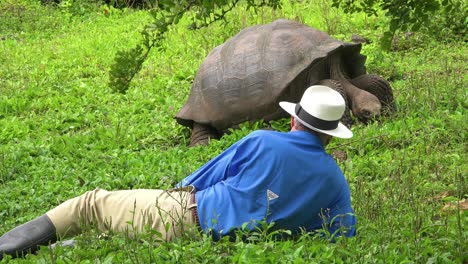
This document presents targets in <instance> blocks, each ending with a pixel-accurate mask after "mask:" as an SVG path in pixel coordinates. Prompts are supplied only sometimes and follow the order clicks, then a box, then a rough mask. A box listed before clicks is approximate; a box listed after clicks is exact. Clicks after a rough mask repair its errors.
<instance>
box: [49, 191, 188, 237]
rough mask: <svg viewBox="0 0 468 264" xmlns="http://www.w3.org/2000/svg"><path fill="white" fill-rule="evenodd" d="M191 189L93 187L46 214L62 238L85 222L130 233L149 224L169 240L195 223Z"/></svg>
mask: <svg viewBox="0 0 468 264" xmlns="http://www.w3.org/2000/svg"><path fill="white" fill-rule="evenodd" d="M192 191H193V187H192V186H189V187H185V188H181V189H173V190H168V191H165V190H146V189H140V190H126V191H110V192H109V191H106V190H102V189H96V190H93V191H89V192H86V193H84V194H83V195H81V196H78V197H76V198H73V199H70V200H68V201H66V202H64V203H62V204H61V205H59V206H57V207H56V208H54V209H52V210H50V211H49V212H47V216H49V218H50V219H51V220H52V223H53V224H54V225H55V228H56V230H57V235H58V236H59V237H61V238H66V237H71V236H75V235H78V234H80V233H81V231H82V228H83V227H84V225H94V226H96V227H97V228H98V230H99V231H101V232H106V231H109V230H112V231H117V232H128V233H129V234H130V236H134V235H135V234H136V233H139V232H141V231H143V230H144V229H145V227H147V228H148V227H149V228H152V229H154V230H156V231H158V232H160V233H161V235H162V239H164V240H166V241H170V240H172V239H173V238H174V237H176V236H180V235H181V234H182V233H183V232H184V231H186V230H189V229H190V228H191V227H194V226H195V224H194V220H193V219H192V213H191V210H190V208H191V207H193V206H196V205H195V204H190V197H191V192H192Z"/></svg>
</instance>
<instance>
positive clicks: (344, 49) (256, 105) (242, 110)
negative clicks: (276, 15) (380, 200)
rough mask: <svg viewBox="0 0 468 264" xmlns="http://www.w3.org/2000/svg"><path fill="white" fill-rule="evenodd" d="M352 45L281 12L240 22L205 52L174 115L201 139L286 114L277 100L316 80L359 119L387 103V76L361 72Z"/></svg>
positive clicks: (295, 97) (195, 140) (293, 98)
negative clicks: (242, 25) (268, 19)
mask: <svg viewBox="0 0 468 264" xmlns="http://www.w3.org/2000/svg"><path fill="white" fill-rule="evenodd" d="M360 51H361V44H360V43H347V42H342V41H339V40H336V39H333V38H331V37H330V36H329V35H328V34H326V33H325V32H322V31H319V30H317V29H314V28H311V27H309V26H306V25H304V24H301V23H298V22H295V21H290V20H286V19H280V20H276V21H274V22H272V23H270V24H265V25H256V26H251V27H248V28H246V29H244V30H242V31H240V32H239V33H238V34H237V35H235V36H234V37H232V38H231V39H229V40H228V41H226V42H225V43H223V44H221V45H219V46H217V47H216V48H215V49H213V50H212V51H211V52H210V53H209V54H208V56H207V57H206V59H205V60H204V61H203V63H202V65H201V66H200V69H199V70H198V72H197V74H196V76H195V79H194V82H193V84H192V89H191V92H190V95H189V98H188V100H187V102H186V103H185V105H184V106H183V107H182V108H181V109H180V111H179V112H178V113H177V115H176V120H177V121H178V122H179V123H180V124H182V125H185V126H188V127H191V128H192V138H191V142H190V145H196V144H207V143H208V140H209V139H210V138H218V137H219V136H220V135H221V134H222V133H223V132H225V131H226V130H227V129H228V128H231V127H234V126H236V125H238V124H240V123H242V122H245V121H254V120H259V119H264V120H265V121H270V120H274V119H278V118H281V117H287V113H286V112H285V111H283V110H282V109H281V108H280V107H279V106H278V102H280V101H290V102H297V101H299V100H300V98H301V96H302V93H303V92H304V91H305V89H306V88H308V87H309V86H311V85H313V84H318V83H321V84H325V85H328V86H330V87H332V88H334V89H336V90H338V91H341V92H342V93H343V92H344V95H345V99H347V103H348V104H349V108H350V109H351V111H352V113H353V116H355V117H357V119H359V120H360V121H362V122H365V123H366V122H367V121H369V120H370V119H372V118H374V117H376V116H379V115H381V114H382V113H383V112H387V111H393V110H394V107H395V105H394V100H393V94H392V90H391V87H390V85H389V83H388V82H387V81H386V80H384V79H383V78H381V77H379V76H377V75H369V74H366V69H365V65H364V63H365V60H366V57H365V56H363V55H362V54H360ZM345 122H346V123H347V125H348V126H349V125H350V123H349V120H347V121H345Z"/></svg>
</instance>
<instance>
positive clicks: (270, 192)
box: [267, 190, 279, 201]
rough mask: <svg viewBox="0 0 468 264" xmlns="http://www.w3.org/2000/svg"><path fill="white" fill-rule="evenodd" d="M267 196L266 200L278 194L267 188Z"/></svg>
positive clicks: (276, 196)
mask: <svg viewBox="0 0 468 264" xmlns="http://www.w3.org/2000/svg"><path fill="white" fill-rule="evenodd" d="M267 197H268V201H271V200H274V199H276V198H278V197H279V196H278V195H277V194H276V193H274V192H272V191H271V190H267Z"/></svg>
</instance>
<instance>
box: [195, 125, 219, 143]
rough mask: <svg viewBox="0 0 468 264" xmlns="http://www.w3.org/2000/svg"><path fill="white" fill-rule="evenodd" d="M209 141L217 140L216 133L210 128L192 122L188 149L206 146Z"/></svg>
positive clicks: (217, 135) (217, 134)
mask: <svg viewBox="0 0 468 264" xmlns="http://www.w3.org/2000/svg"><path fill="white" fill-rule="evenodd" d="M210 139H219V133H218V131H217V130H216V129H214V128H213V127H211V126H208V125H203V124H199V123H195V122H194V123H193V126H192V137H191V138H190V144H189V147H194V146H197V145H204V146H206V145H208V144H209V143H210Z"/></svg>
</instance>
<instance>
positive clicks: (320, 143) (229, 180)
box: [0, 85, 356, 258]
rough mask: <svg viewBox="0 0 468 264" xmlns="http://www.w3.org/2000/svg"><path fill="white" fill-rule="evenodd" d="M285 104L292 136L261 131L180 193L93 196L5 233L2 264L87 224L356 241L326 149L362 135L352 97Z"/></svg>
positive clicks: (310, 97)
mask: <svg viewBox="0 0 468 264" xmlns="http://www.w3.org/2000/svg"><path fill="white" fill-rule="evenodd" d="M280 106H281V107H282V108H283V109H284V110H285V111H286V112H288V113H289V114H290V115H291V131H290V132H288V133H284V132H276V131H256V132H253V133H251V134H249V135H248V136H246V137H244V138H243V139H241V140H240V141H238V142H236V143H235V144H233V145H232V146H231V147H229V148H228V149H227V150H225V151H224V152H223V153H221V154H220V155H218V156H217V157H215V158H213V159H212V160H210V161H209V162H208V163H206V164H205V165H203V166H202V167H201V168H199V169H198V170H197V171H195V172H194V173H193V174H191V175H190V176H188V177H186V178H185V179H184V180H182V182H180V183H179V184H177V188H176V189H172V190H168V191H163V190H127V191H113V192H108V191H105V190H101V189H96V190H94V191H90V192H86V193H85V194H83V195H81V196H78V197H76V198H73V199H70V200H68V201H66V202H64V203H63V204H61V205H59V206H58V207H56V208H54V209H52V210H50V211H49V212H47V213H46V214H44V215H42V216H41V217H39V218H37V219H35V220H32V221H30V222H28V223H26V224H23V225H21V226H18V227H16V228H15V229H13V230H11V231H9V232H8V233H6V234H5V235H3V236H2V237H0V258H1V255H2V254H11V255H14V256H16V255H18V256H20V255H22V254H24V253H26V252H29V251H31V252H34V251H35V250H37V248H38V246H39V245H47V244H50V243H53V242H55V241H56V240H57V237H60V238H64V237H70V236H74V235H77V234H79V233H80V232H81V230H82V227H83V225H86V224H94V225H96V227H97V228H98V230H100V231H106V230H109V229H110V230H114V231H127V232H129V234H131V235H132V234H135V233H136V232H140V231H142V230H143V229H144V228H145V227H148V226H149V227H151V228H153V229H155V230H157V231H159V232H160V233H161V236H162V238H164V239H165V240H167V241H170V240H171V239H173V238H174V237H176V236H180V235H181V234H182V233H184V232H187V230H188V227H190V226H198V228H199V229H200V230H202V231H203V232H210V233H211V234H212V236H213V238H214V239H215V240H217V239H219V238H220V237H221V236H225V235H231V234H232V233H233V232H234V231H235V230H237V229H239V228H241V227H242V226H244V227H247V228H248V229H249V230H252V229H254V228H256V227H257V226H258V225H259V223H261V222H262V221H266V222H267V223H271V222H274V225H273V228H274V229H286V230H291V231H292V233H293V234H299V233H300V232H301V231H302V230H306V231H314V230H320V229H323V228H325V229H327V231H329V232H330V233H331V234H336V235H346V236H353V235H354V233H355V230H354V225H355V222H356V221H355V217H354V215H353V213H354V212H353V209H352V207H351V201H350V192H349V187H348V183H347V181H346V179H345V178H344V176H343V173H342V172H341V170H340V168H339V167H338V165H337V164H336V162H335V161H334V160H333V158H332V157H331V156H330V155H328V154H326V152H325V146H326V145H327V144H328V143H329V142H330V140H331V138H332V136H335V137H340V138H350V137H352V132H351V131H350V130H349V129H348V128H346V127H345V126H344V125H343V124H341V123H340V122H339V120H340V118H341V117H342V115H343V113H344V110H345V101H344V99H343V97H342V96H341V95H340V94H339V93H338V92H336V91H334V90H332V89H331V88H329V87H326V86H320V85H316V86H312V87H310V88H308V89H307V90H306V91H305V93H304V95H303V96H302V98H301V101H300V103H298V104H294V103H289V102H280ZM130 221H131V222H130ZM166 226H170V228H169V229H167V228H165V227H166Z"/></svg>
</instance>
